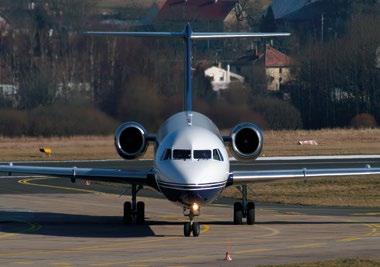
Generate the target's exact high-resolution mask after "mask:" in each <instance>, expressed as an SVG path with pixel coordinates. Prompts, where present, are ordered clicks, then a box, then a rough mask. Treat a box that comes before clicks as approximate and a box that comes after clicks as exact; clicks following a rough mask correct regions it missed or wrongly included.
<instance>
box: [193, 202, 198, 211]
mask: <svg viewBox="0 0 380 267" xmlns="http://www.w3.org/2000/svg"><path fill="white" fill-rule="evenodd" d="M191 209H192V211H193V212H194V211H198V210H199V205H198V204H197V203H194V204H193V205H192V206H191Z"/></svg>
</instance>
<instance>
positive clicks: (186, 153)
mask: <svg viewBox="0 0 380 267" xmlns="http://www.w3.org/2000/svg"><path fill="white" fill-rule="evenodd" d="M173 159H183V160H186V159H191V150H187V149H174V150H173Z"/></svg>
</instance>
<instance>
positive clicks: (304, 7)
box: [272, 0, 323, 20]
mask: <svg viewBox="0 0 380 267" xmlns="http://www.w3.org/2000/svg"><path fill="white" fill-rule="evenodd" d="M322 2H323V0H273V2H272V10H273V15H274V18H275V19H289V20H309V19H313V18H315V17H316V16H319V15H320V14H321V13H323V3H322Z"/></svg>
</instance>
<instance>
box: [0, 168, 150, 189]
mask: <svg viewBox="0 0 380 267" xmlns="http://www.w3.org/2000/svg"><path fill="white" fill-rule="evenodd" d="M0 172H6V173H8V175H12V174H13V173H18V174H36V175H43V176H55V177H65V178H71V179H72V180H75V179H85V180H93V181H103V182H111V183H122V184H141V185H150V186H154V184H155V178H154V172H153V170H147V171H130V170H123V169H100V168H76V167H73V168H68V167H37V166H13V165H12V164H10V165H0Z"/></svg>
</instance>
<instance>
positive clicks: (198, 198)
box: [159, 185, 225, 206]
mask: <svg viewBox="0 0 380 267" xmlns="http://www.w3.org/2000/svg"><path fill="white" fill-rule="evenodd" d="M159 187H160V190H161V192H162V193H163V194H164V195H165V196H166V198H167V199H169V200H170V201H173V202H179V203H181V204H183V205H187V206H190V205H192V204H193V203H197V204H201V205H202V204H203V205H204V204H208V203H211V202H212V201H214V200H215V199H216V198H217V197H218V196H219V194H220V193H221V192H222V191H223V189H224V188H225V186H214V187H207V188H205V187H199V188H192V189H184V188H181V187H178V188H177V187H173V186H164V185H159Z"/></svg>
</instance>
